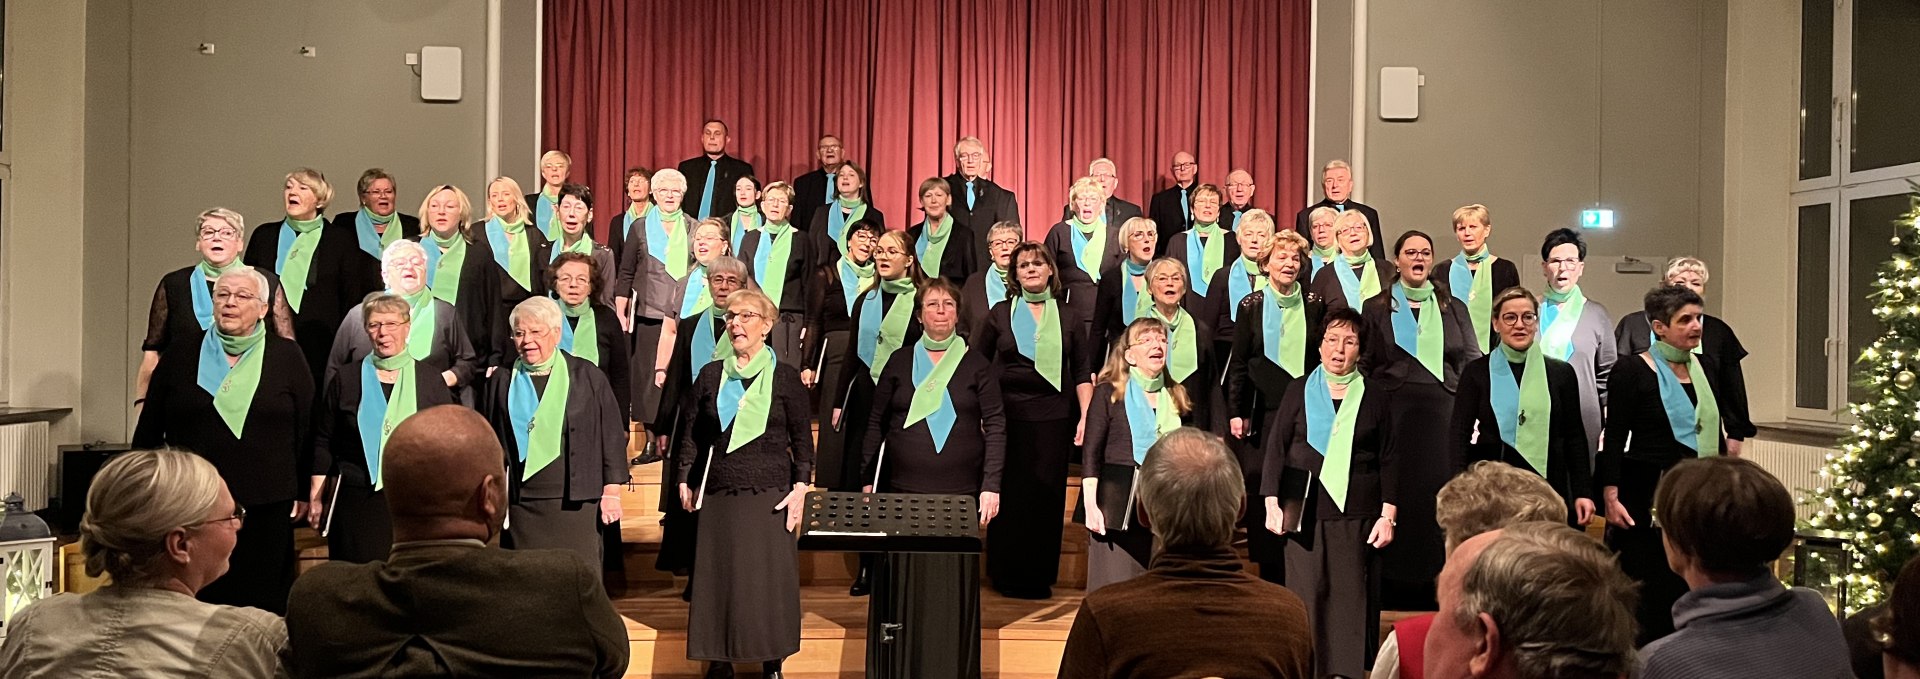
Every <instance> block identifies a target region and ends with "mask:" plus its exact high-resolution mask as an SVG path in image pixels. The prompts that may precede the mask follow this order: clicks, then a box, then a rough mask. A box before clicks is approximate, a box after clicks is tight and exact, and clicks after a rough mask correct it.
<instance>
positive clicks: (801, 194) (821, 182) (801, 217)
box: [787, 169, 833, 230]
mask: <svg viewBox="0 0 1920 679" xmlns="http://www.w3.org/2000/svg"><path fill="white" fill-rule="evenodd" d="M832 190H833V175H830V174H827V171H826V170H825V169H815V170H814V171H812V172H808V173H806V174H803V175H800V176H798V177H795V178H794V179H793V215H792V216H791V217H788V218H787V221H789V222H791V223H792V224H793V225H794V227H796V228H799V229H801V230H805V229H806V228H807V226H808V225H810V224H813V212H814V210H818V209H820V206H822V205H826V204H827V203H830V202H832V201H833V199H831V198H829V197H827V192H828V191H832Z"/></svg>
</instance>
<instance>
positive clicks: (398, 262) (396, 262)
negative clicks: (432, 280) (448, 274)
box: [387, 257, 427, 266]
mask: <svg viewBox="0 0 1920 679" xmlns="http://www.w3.org/2000/svg"><path fill="white" fill-rule="evenodd" d="M387 264H388V265H390V266H426V265H427V258H425V257H400V258H396V259H390V260H387Z"/></svg>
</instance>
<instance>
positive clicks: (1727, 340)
mask: <svg viewBox="0 0 1920 679" xmlns="http://www.w3.org/2000/svg"><path fill="white" fill-rule="evenodd" d="M1652 338H1653V326H1652V325H1651V324H1649V323H1647V312H1645V311H1635V312H1633V313H1630V314H1627V315H1626V316H1623V317H1621V318H1620V323H1619V324H1618V325H1615V326H1614V328H1613V342H1614V346H1615V347H1617V348H1618V349H1619V352H1620V360H1622V361H1625V360H1627V359H1628V358H1630V357H1636V356H1638V355H1640V354H1642V353H1645V352H1646V351H1647V349H1649V348H1651V347H1652V345H1653V339H1652ZM1700 353H1702V354H1705V355H1707V356H1712V357H1713V361H1714V363H1716V364H1718V366H1719V369H1718V371H1717V372H1716V374H1715V375H1714V377H1715V379H1714V380H1713V385H1714V387H1715V389H1714V392H1713V396H1714V398H1716V399H1719V401H1720V409H1721V410H1723V411H1725V412H1726V418H1725V420H1724V421H1723V422H1722V424H1724V425H1725V426H1726V428H1727V438H1730V439H1736V440H1741V441H1744V440H1747V439H1749V438H1752V437H1753V435H1754V434H1757V433H1759V430H1758V429H1757V428H1755V427H1754V426H1753V415H1752V414H1751V413H1750V412H1749V410H1748V407H1747V375H1746V372H1745V371H1744V370H1743V369H1742V368H1741V367H1740V362H1741V361H1743V360H1746V358H1747V348H1746V347H1745V346H1743V345H1741V344H1740V338H1739V337H1738V336H1735V335H1734V334H1733V326H1730V325H1727V322H1726V321H1723V320H1720V318H1719V317H1718V316H1708V315H1704V314H1703V315H1701V316H1700ZM1723 390H1724V391H1723Z"/></svg>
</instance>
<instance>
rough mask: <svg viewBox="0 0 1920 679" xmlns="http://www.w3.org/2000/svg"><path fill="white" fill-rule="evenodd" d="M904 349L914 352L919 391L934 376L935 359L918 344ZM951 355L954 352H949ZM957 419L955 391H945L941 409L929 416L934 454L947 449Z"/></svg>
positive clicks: (953, 358)
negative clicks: (954, 401) (954, 400)
mask: <svg viewBox="0 0 1920 679" xmlns="http://www.w3.org/2000/svg"><path fill="white" fill-rule="evenodd" d="M903 348H904V349H906V350H908V351H912V352H913V383H914V385H915V388H916V389H917V388H919V387H918V385H919V384H920V383H921V382H925V381H927V376H928V375H931V374H933V368H934V365H933V359H932V358H929V357H928V356H927V350H926V349H925V348H924V347H921V346H919V345H918V344H917V343H916V344H914V345H912V346H909V347H903ZM949 353H954V352H952V351H949ZM960 358H961V357H960V356H957V355H955V356H947V357H945V358H944V359H942V360H949V361H957V360H960ZM955 417H956V414H955V413H954V411H953V390H952V389H947V390H944V391H942V392H941V394H940V407H939V408H938V409H936V410H934V411H933V413H931V414H929V415H927V432H928V433H930V434H932V435H933V453H934V454H935V455H938V454H940V452H941V451H943V450H945V449H946V447H947V436H948V435H949V434H952V433H953V421H954V419H955Z"/></svg>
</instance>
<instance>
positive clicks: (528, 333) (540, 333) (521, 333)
mask: <svg viewBox="0 0 1920 679" xmlns="http://www.w3.org/2000/svg"><path fill="white" fill-rule="evenodd" d="M551 334H553V329H552V328H541V329H538V330H514V331H513V335H512V337H513V339H514V340H516V341H517V340H523V339H526V338H528V337H545V336H547V335H551Z"/></svg>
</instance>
